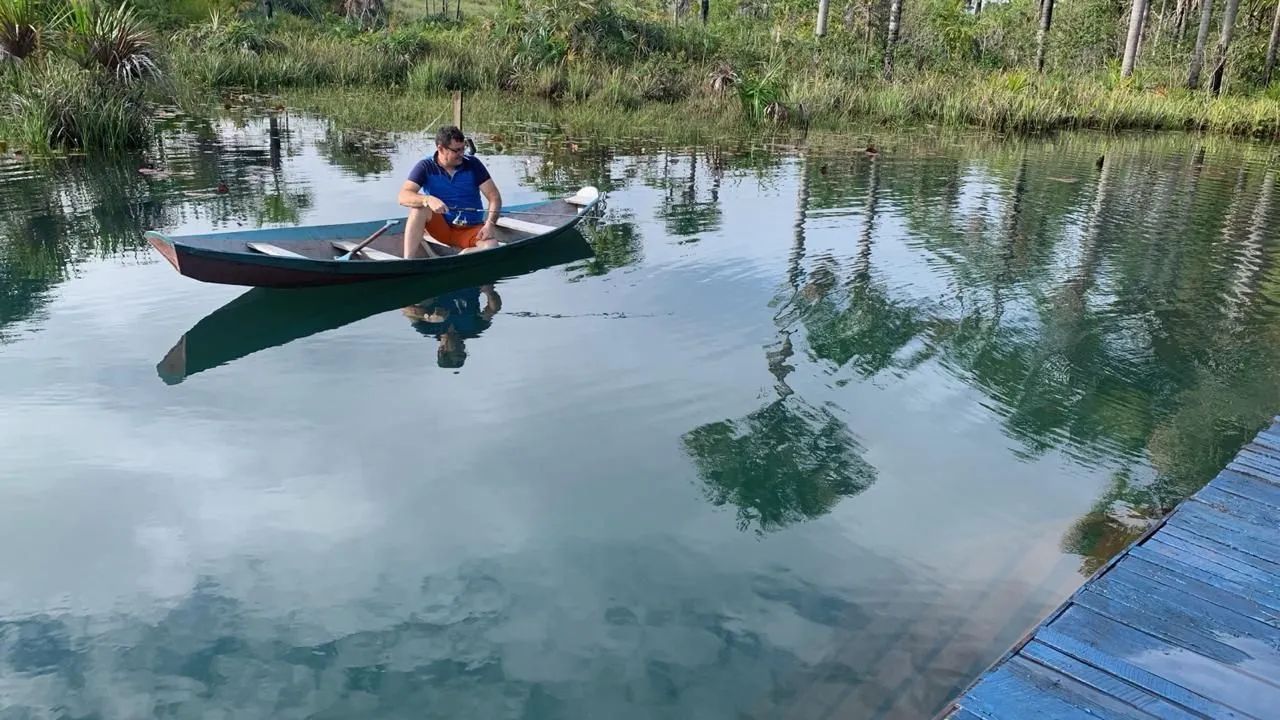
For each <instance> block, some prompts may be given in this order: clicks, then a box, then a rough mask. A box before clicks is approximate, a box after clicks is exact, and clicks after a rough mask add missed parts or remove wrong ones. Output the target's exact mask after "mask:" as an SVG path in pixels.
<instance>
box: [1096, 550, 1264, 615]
mask: <svg viewBox="0 0 1280 720" xmlns="http://www.w3.org/2000/svg"><path fill="white" fill-rule="evenodd" d="M1107 577H1109V578H1111V579H1113V580H1115V581H1116V582H1122V583H1124V584H1125V585H1128V586H1130V587H1134V588H1138V589H1139V590H1142V591H1144V592H1148V593H1152V594H1158V593H1169V592H1172V593H1175V594H1174V595H1173V597H1181V596H1182V595H1189V596H1191V597H1193V598H1197V599H1199V600H1203V601H1204V602H1207V603H1212V604H1214V605H1217V606H1218V607H1221V608H1226V609H1227V610H1231V611H1232V612H1235V613H1237V614H1239V615H1243V616H1245V617H1247V618H1252V619H1254V620H1257V621H1258V622H1261V623H1266V624H1267V625H1269V626H1271V627H1275V628H1280V610H1272V609H1270V608H1268V607H1266V606H1264V605H1260V604H1258V603H1256V602H1254V601H1252V600H1250V599H1248V598H1246V597H1244V596H1243V595H1239V594H1236V593H1233V592H1227V591H1225V590H1221V589H1219V588H1216V587H1214V586H1212V585H1209V584H1208V583H1203V582H1200V581H1199V580H1196V579H1194V578H1190V577H1187V576H1186V575H1182V574H1180V573H1175V572H1171V571H1169V570H1166V569H1165V568H1162V567H1160V566H1158V565H1153V564H1151V563H1149V562H1147V561H1146V560H1141V559H1139V558H1136V557H1129V558H1126V559H1125V561H1124V562H1123V563H1121V564H1119V565H1117V566H1116V567H1115V568H1113V569H1112V570H1111V572H1109V573H1107Z"/></svg>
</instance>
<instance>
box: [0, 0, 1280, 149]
mask: <svg viewBox="0 0 1280 720" xmlns="http://www.w3.org/2000/svg"><path fill="white" fill-rule="evenodd" d="M135 2H139V3H142V5H141V6H140V7H139V9H138V12H137V13H136V17H135V16H133V15H130V16H129V18H130V20H129V22H130V25H129V29H128V32H127V33H124V31H121V30H119V29H118V28H115V29H114V32H115V34H114V35H112V34H111V33H109V32H107V31H108V30H113V26H111V24H110V23H106V25H105V26H104V27H103V28H100V30H99V34H100V35H103V36H104V37H108V38H110V37H120V36H122V33H123V34H125V35H130V36H133V37H135V38H136V39H137V42H135V43H133V47H132V50H131V51H132V52H134V53H139V52H141V53H142V54H143V55H144V57H145V58H147V59H148V61H150V59H152V58H154V60H155V62H154V64H153V65H151V66H149V67H150V68H151V69H153V70H154V72H149V73H145V74H139V77H137V78H134V80H135V82H121V81H120V79H119V78H118V77H116V76H115V75H113V74H112V73H111V72H100V68H99V69H95V67H94V65H93V63H91V62H88V63H86V62H84V54H83V53H81V54H80V55H76V54H74V53H64V52H62V51H61V50H58V49H57V48H62V47H63V46H64V45H67V43H48V46H49V47H50V48H55V49H50V50H44V51H35V52H31V53H30V57H28V58H24V59H23V60H22V61H20V62H17V63H12V62H11V63H6V64H5V66H4V70H3V72H4V76H3V77H4V80H3V83H4V84H3V85H0V90H3V92H4V94H5V96H6V97H7V102H6V104H7V105H8V106H9V107H11V108H14V109H16V110H18V111H19V112H15V113H10V114H8V115H7V117H9V118H10V119H4V120H0V134H3V135H4V136H5V137H8V138H9V139H12V140H16V141H18V142H20V143H23V144H27V145H31V146H35V145H40V144H43V145H45V146H50V145H52V146H80V147H91V148H96V147H101V148H110V147H119V146H122V145H130V144H138V143H139V141H140V140H139V139H140V138H144V137H145V134H146V133H145V125H146V112H147V108H148V107H149V105H148V103H166V104H167V103H177V104H178V105H180V106H181V107H183V108H184V109H187V110H189V111H192V112H206V111H208V110H209V109H210V108H211V107H212V106H213V102H214V101H216V100H217V99H218V98H219V97H220V96H223V97H235V96H236V95H238V94H242V93H252V94H263V93H268V94H278V95H281V96H283V97H285V98H287V99H288V102H290V103H296V104H298V105H299V106H301V107H306V108H308V109H312V110H318V111H321V112H325V113H328V114H333V115H336V116H338V118H339V120H340V121H341V122H343V123H344V124H349V125H362V126H371V127H385V126H388V125H391V126H395V127H404V126H406V125H410V124H411V123H412V122H419V121H420V122H423V123H425V122H427V121H429V120H430V119H431V118H430V117H426V116H424V115H425V113H424V112H423V109H422V108H423V106H424V105H426V104H430V103H427V102H426V101H427V100H428V99H430V98H433V97H442V96H444V95H446V94H447V92H448V91H451V90H463V91H466V92H467V93H468V96H469V97H471V98H473V99H472V101H471V108H472V111H484V109H485V108H486V107H491V108H492V109H493V111H494V112H495V113H499V112H505V113H506V114H507V116H508V117H507V119H508V120H529V121H537V122H545V121H559V120H562V119H567V120H571V121H572V122H575V123H579V124H582V123H586V124H588V125H592V126H601V127H603V126H612V127H622V126H633V127H643V128H646V130H645V131H646V132H654V133H658V134H662V135H671V134H678V135H681V136H690V135H692V136H698V137H705V136H707V135H716V134H725V133H731V134H740V133H743V132H757V133H759V132H770V131H777V130H780V129H788V128H827V129H840V128H843V127H848V126H851V125H854V126H870V125H881V126H890V127H894V128H903V127H911V126H917V125H942V126H955V127H978V128H985V129H991V130H995V131H1001V132H1015V133H1016V132H1040V131H1048V130H1055V129H1061V128H1093V129H1104V130H1128V129H1152V130H1194V131H1205V132H1213V133H1221V134H1226V135H1237V136H1252V137H1262V138H1276V137H1280V88H1276V87H1272V88H1267V87H1264V86H1263V85H1262V84H1260V83H1256V82H1253V81H1252V80H1251V79H1252V78H1256V77H1258V75H1259V73H1258V71H1257V67H1256V66H1259V65H1260V63H1261V59H1260V57H1259V54H1260V53H1262V52H1263V50H1259V48H1258V32H1260V31H1258V30H1257V29H1256V28H1255V30H1254V31H1253V33H1252V34H1250V33H1249V32H1248V31H1247V30H1248V28H1247V27H1246V31H1243V36H1244V39H1243V40H1242V41H1240V42H1238V43H1237V44H1236V50H1235V51H1234V54H1233V55H1232V56H1231V57H1230V60H1231V61H1232V63H1234V64H1232V65H1231V67H1232V68H1233V69H1234V74H1232V75H1231V78H1233V79H1232V81H1230V82H1228V84H1227V91H1226V92H1225V93H1224V94H1223V95H1222V96H1221V97H1213V96H1211V95H1209V94H1208V93H1206V92H1204V91H1192V90H1187V89H1185V82H1184V78H1183V76H1184V69H1183V60H1184V59H1185V58H1184V55H1185V54H1186V45H1187V42H1188V41H1187V39H1186V37H1185V34H1184V36H1183V37H1182V38H1181V39H1179V38H1177V37H1175V36H1174V35H1173V34H1172V33H1169V34H1166V36H1165V39H1164V40H1163V42H1161V40H1160V38H1159V37H1157V38H1156V39H1154V40H1153V42H1152V43H1151V48H1150V49H1149V50H1148V51H1147V57H1146V58H1145V61H1144V64H1143V65H1142V66H1141V68H1140V70H1139V72H1138V73H1136V74H1135V75H1134V76H1133V77H1127V78H1123V79H1122V78H1121V77H1120V75H1119V72H1118V70H1117V68H1116V67H1115V65H1114V63H1113V62H1111V59H1112V58H1113V56H1114V53H1115V45H1116V42H1117V38H1119V37H1120V34H1121V33H1122V31H1123V29H1124V28H1123V23H1122V16H1123V13H1121V12H1118V10H1117V7H1115V6H1113V5H1112V4H1108V3H1099V2H1092V0H1089V1H1086V2H1083V3H1081V4H1072V5H1064V6H1063V7H1062V8H1061V9H1060V11H1059V13H1060V14H1059V15H1057V16H1056V17H1057V18H1058V19H1057V22H1058V23H1059V26H1060V27H1061V26H1065V25H1070V26H1072V28H1071V30H1072V32H1073V34H1071V35H1066V32H1067V31H1063V32H1064V35H1063V37H1062V39H1060V40H1059V41H1058V42H1057V43H1054V44H1051V45H1050V51H1049V62H1048V68H1049V70H1048V72H1046V73H1044V74H1039V73H1035V72H1033V71H1030V70H1029V69H1028V64H1029V63H1030V60H1029V56H1028V54H1029V53H1030V52H1033V51H1034V38H1035V35H1034V30H1035V22H1034V19H1035V12H1036V7H1037V5H1036V0H1010V2H1007V3H1003V4H996V5H992V6H990V7H988V8H987V9H985V10H983V11H982V12H981V13H976V12H971V11H969V10H966V9H965V7H964V5H963V4H960V3H957V2H955V1H954V0H919V1H918V2H916V3H915V4H912V5H907V6H906V10H905V11H904V13H905V16H904V18H905V19H904V20H903V27H904V31H903V33H904V34H903V36H902V38H901V41H900V42H899V43H898V44H897V45H896V52H897V55H896V63H897V65H896V67H897V70H896V72H895V74H894V76H893V79H892V80H888V79H886V78H885V76H884V52H885V50H884V48H885V45H884V42H883V39H882V38H879V37H877V34H876V32H875V31H874V30H875V27H878V25H877V22H878V21H877V20H876V18H874V17H873V16H872V15H868V16H867V17H866V19H865V22H864V21H863V20H857V21H854V20H850V16H847V15H846V17H845V18H844V20H843V21H840V22H834V21H833V23H832V30H831V32H830V33H829V34H828V35H827V36H826V37H823V38H817V37H814V35H813V33H812V30H811V25H810V23H809V18H811V14H812V8H811V7H809V5H810V3H809V2H808V1H807V0H796V1H795V2H789V3H783V4H781V5H778V6H776V7H774V8H773V9H769V10H764V9H761V8H755V9H754V10H753V9H751V8H753V7H755V6H754V5H752V4H751V3H745V4H742V5H741V7H738V8H735V7H731V6H729V5H724V6H717V7H716V8H714V9H713V12H712V15H711V17H710V19H709V22H708V23H707V24H706V25H705V26H704V25H702V24H701V23H698V22H696V21H694V20H692V19H690V18H684V19H680V20H675V19H672V17H671V15H670V11H669V10H668V9H666V7H665V6H663V5H659V4H646V3H645V2H644V1H641V2H628V3H626V4H623V3H618V2H608V1H607V0H601V1H600V2H593V3H579V2H572V1H570V0H501V1H497V0H488V2H487V3H476V2H468V3H467V4H466V5H465V6H464V12H463V17H462V19H461V20H459V19H458V18H457V16H456V7H457V6H456V5H448V6H447V7H448V8H449V10H448V12H447V13H443V12H438V10H439V8H441V7H445V5H443V4H440V5H437V4H436V3H430V2H424V3H418V2H416V0H413V1H412V2H411V1H410V0H403V1H402V2H398V3H392V5H391V7H392V9H393V11H394V12H393V14H392V15H391V16H390V17H389V18H386V19H385V21H384V22H381V23H373V24H370V23H363V24H357V23H353V22H347V21H344V20H343V19H342V18H340V17H338V16H336V15H334V14H333V13H332V10H333V9H334V7H336V6H337V4H336V3H331V2H327V0H291V2H284V1H282V0H277V1H276V2H275V4H274V7H275V8H276V10H275V12H274V14H273V17H271V18H267V17H265V16H264V14H263V12H262V5H261V3H258V2H235V1H234V0H183V1H182V2H180V3H173V4H164V3H159V2H158V0H135ZM813 4H815V5H816V0H814V3H813ZM60 5H61V6H66V7H72V8H80V9H81V10H80V11H79V12H80V13H81V15H84V16H85V17H86V18H89V17H96V16H101V17H108V18H109V17H113V16H111V15H110V13H111V10H110V8H112V7H114V6H111V5H106V4H103V3H99V2H95V0H70V5H67V4H66V3H60V2H58V0H45V1H44V2H38V1H37V0H0V16H3V15H4V12H6V11H5V8H6V7H8V8H11V9H14V8H16V9H17V11H23V8H26V10H25V12H27V13H28V15H30V16H31V18H33V19H31V20H30V21H29V24H30V25H31V26H33V27H34V26H36V25H40V24H43V29H42V30H40V32H41V33H43V34H46V35H55V36H60V37H66V38H74V37H76V33H77V32H85V31H84V30H83V29H81V30H75V29H73V26H72V24H67V23H65V22H64V20H60V19H58V17H57V15H58V14H57V13H56V12H54V13H52V14H50V10H49V9H50V8H54V7H58V6H60ZM875 6H876V5H875V3H870V4H869V5H868V7H870V8H874V7H875ZM33 7H34V8H43V11H44V13H45V14H44V15H43V16H41V15H39V14H38V13H37V14H34V15H33V14H32V12H34V11H32V10H31V8H33ZM850 7H852V6H850ZM288 8H291V9H293V11H294V12H286V11H285V10H286V9H288ZM201 9H203V10H206V11H210V10H211V11H212V12H206V13H205V14H201V13H200V10H201ZM95 13H96V15H95ZM855 20H856V19H855ZM86 22H87V21H86ZM86 22H82V23H80V24H81V25H82V26H84V27H87V28H92V27H95V26H94V24H93V23H92V22H87V24H86ZM60 23H63V24H60ZM99 24H102V23H99ZM1254 25H1257V23H1254ZM156 28H163V30H157V29H156ZM1263 39H1265V38H1263ZM4 42H5V40H4V38H3V36H2V34H0V44H3V43H4ZM81 45H84V42H81ZM126 49H128V48H126ZM1264 49H1265V48H1264ZM77 72H78V73H79V74H78V75H77V74H76V73H77ZM95 73H96V74H95ZM60 88H71V89H72V90H71V91H64V90H60ZM117 100H118V101H119V102H116V101H117ZM117 107H123V108H125V110H126V111H127V112H125V113H124V115H123V116H120V115H115V116H113V115H112V114H111V113H109V112H107V111H106V109H107V108H117ZM13 118H16V119H13ZM400 119H403V120H404V122H400V121H399V120H400ZM68 128H69V129H68Z"/></svg>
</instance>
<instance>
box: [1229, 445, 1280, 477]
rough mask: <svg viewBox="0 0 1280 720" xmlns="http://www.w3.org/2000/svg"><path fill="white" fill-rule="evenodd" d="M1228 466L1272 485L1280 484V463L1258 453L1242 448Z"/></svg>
mask: <svg viewBox="0 0 1280 720" xmlns="http://www.w3.org/2000/svg"><path fill="white" fill-rule="evenodd" d="M1227 468H1228V469H1229V470H1235V471H1236V472H1243V473H1245V474H1246V475H1250V476H1252V477H1256V478H1258V479H1259V480H1263V481H1265V482H1267V483H1268V484H1270V485H1280V464H1277V463H1275V462H1273V461H1271V460H1269V459H1267V458H1266V457H1264V456H1262V455H1259V454H1257V453H1253V452H1248V451H1247V450H1241V451H1240V452H1239V454H1237V455H1236V456H1235V458H1233V459H1232V460H1231V462H1229V463H1227Z"/></svg>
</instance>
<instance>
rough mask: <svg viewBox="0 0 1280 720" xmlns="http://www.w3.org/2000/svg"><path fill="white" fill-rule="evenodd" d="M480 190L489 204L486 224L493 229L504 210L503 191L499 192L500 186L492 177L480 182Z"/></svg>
mask: <svg viewBox="0 0 1280 720" xmlns="http://www.w3.org/2000/svg"><path fill="white" fill-rule="evenodd" d="M480 192H481V193H483V194H484V199H485V200H487V201H488V204H489V207H488V209H487V211H486V212H485V216H484V224H485V225H488V226H490V229H492V227H493V224H494V223H495V222H497V221H498V215H499V214H500V213H501V212H502V193H500V192H498V186H497V184H496V183H494V182H493V179H492V178H491V179H489V180H485V181H484V182H482V183H480Z"/></svg>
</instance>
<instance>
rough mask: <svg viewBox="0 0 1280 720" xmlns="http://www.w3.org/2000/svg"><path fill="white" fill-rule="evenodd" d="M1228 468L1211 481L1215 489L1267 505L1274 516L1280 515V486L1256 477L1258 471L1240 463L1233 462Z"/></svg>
mask: <svg viewBox="0 0 1280 720" xmlns="http://www.w3.org/2000/svg"><path fill="white" fill-rule="evenodd" d="M1227 468H1228V469H1226V470H1223V471H1222V472H1220V473H1218V476H1217V477H1216V478H1214V479H1213V480H1212V481H1211V482H1212V484H1213V486H1214V487H1217V488H1221V489H1223V490H1226V491H1227V492H1229V493H1233V494H1235V495H1239V496H1241V497H1246V498H1249V499H1250V500H1252V501H1254V502H1256V503H1261V504H1263V505H1266V506H1268V507H1269V508H1271V513H1272V514H1273V515H1274V514H1275V513H1280V485H1278V484H1276V483H1274V482H1268V481H1266V480H1263V479H1261V478H1258V477H1254V476H1253V475H1255V474H1256V471H1253V470H1251V469H1250V468H1247V467H1243V466H1241V465H1240V464H1239V463H1234V462H1233V463H1231V464H1230V465H1228V466H1227Z"/></svg>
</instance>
